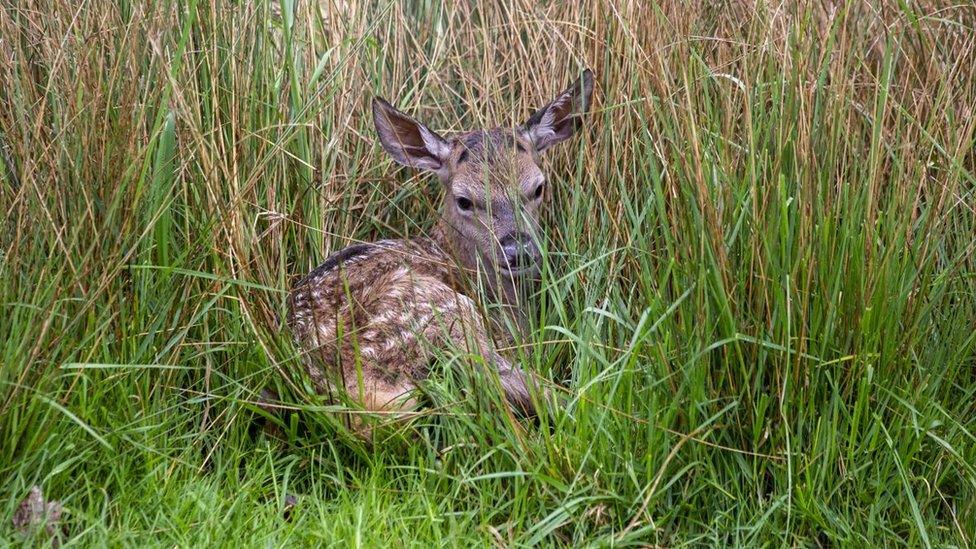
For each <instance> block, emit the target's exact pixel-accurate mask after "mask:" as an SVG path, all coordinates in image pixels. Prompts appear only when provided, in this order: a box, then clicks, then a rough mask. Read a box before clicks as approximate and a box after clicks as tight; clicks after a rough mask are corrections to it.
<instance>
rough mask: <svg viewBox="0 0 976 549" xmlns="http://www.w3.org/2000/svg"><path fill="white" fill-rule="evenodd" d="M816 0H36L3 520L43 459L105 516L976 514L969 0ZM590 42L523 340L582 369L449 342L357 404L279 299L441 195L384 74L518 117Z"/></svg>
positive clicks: (418, 101) (653, 530) (492, 526)
mask: <svg viewBox="0 0 976 549" xmlns="http://www.w3.org/2000/svg"><path fill="white" fill-rule="evenodd" d="M455 4H457V5H455ZM798 4H800V5H801V6H803V7H796V6H793V5H792V4H791V3H764V2H760V3H756V4H753V3H751V2H747V1H731V0H730V1H729V2H663V3H656V4H645V3H643V2H629V1H621V2H603V1H595V0H594V1H583V2H565V3H563V2H542V3H540V2H534V1H530V0H511V1H507V2H460V3H442V2H437V1H423V2H413V3H399V2H390V1H388V0H378V1H376V2H359V1H356V0H349V1H338V0H323V1H322V2H321V3H320V4H316V3H315V2H289V1H284V2H281V3H280V5H279V4H270V3H266V2H264V1H259V0H255V1H253V2H209V1H206V0H190V1H188V2H175V1H162V2H152V3H150V2H129V1H112V2H109V1H104V0H88V1H83V2H78V3H71V2H64V1H63V0H48V1H30V2H27V3H25V4H23V3H6V4H5V5H4V6H3V8H2V10H0V82H2V84H3V85H2V87H0V153H2V155H0V210H2V214H3V220H2V225H0V227H2V229H0V307H2V310H0V318H2V320H0V361H2V369H0V418H2V420H0V478H3V479H5V482H3V483H0V501H3V502H4V503H2V504H0V520H2V522H0V536H2V539H4V540H5V541H6V542H11V541H15V540H19V539H22V537H21V535H20V534H18V533H16V532H15V531H13V530H12V528H11V526H10V521H9V520H8V518H9V517H10V516H11V515H12V513H13V511H14V509H15V507H16V504H17V502H18V501H19V500H20V499H21V498H22V497H23V496H24V495H25V494H26V493H27V491H28V489H29V488H30V486H32V485H34V484H39V485H41V486H42V488H43V489H44V492H45V494H46V495H47V497H49V498H52V499H59V500H61V501H62V502H63V503H64V505H65V508H66V511H65V523H66V529H67V531H68V538H67V539H70V540H73V541H74V542H76V543H78V544H86V545H87V544H96V543H113V544H114V543H133V544H134V543H143V542H149V541H155V542H157V543H159V544H160V545H174V544H178V545H184V544H187V545H189V544H200V545H204V544H211V543H221V544H231V543H241V542H244V543H248V544H275V545H277V544H292V543H318V542H324V541H336V540H345V541H347V542H352V543H355V544H357V545H362V546H370V545H376V544H380V543H383V544H387V543H392V542H396V541H397V540H403V541H416V542H420V543H421V544H427V543H431V542H434V543H441V544H447V545H466V544H470V543H478V544H482V545H486V544H498V545H514V544H519V545H521V544H534V543H537V542H548V543H556V544H584V543H587V544H589V543H592V544H595V545H613V544H630V543H636V542H640V543H651V544H662V545H678V544H684V543H694V544H698V543H710V544H721V545H726V544H742V545H754V544H759V543H764V544H784V545H833V544H845V545H848V544H849V545H867V544H870V545H880V544H885V545H911V546H917V545H955V546H969V545H972V544H973V543H974V534H973V533H974V532H976V504H974V501H976V465H974V464H976V404H974V402H976V274H974V273H976V177H974V172H976V155H974V152H973V151H974V133H976V116H974V110H976V78H974V68H973V67H974V66H976V31H974V25H976V8H973V7H972V6H971V5H970V6H967V5H964V4H965V3H958V4H956V3H940V2H934V1H929V0H919V1H904V2H879V3H875V4H872V3H866V2H851V3H841V2H836V3H832V2H823V3H820V2H811V3H798ZM584 66H589V67H592V68H593V69H594V71H595V73H596V75H597V89H596V93H595V105H594V108H593V111H592V113H591V115H590V118H589V124H588V126H587V129H586V131H585V132H584V135H583V136H582V137H581V138H579V139H578V140H577V141H574V142H573V143H572V144H570V145H568V146H563V148H562V149H560V150H559V151H556V152H554V153H553V154H551V155H550V157H549V158H548V159H547V163H548V169H549V171H550V173H551V174H552V175H553V181H554V182H556V184H554V185H553V187H554V191H555V193H554V196H552V198H551V201H550V202H549V207H548V210H547V213H546V217H547V223H548V226H549V241H548V243H547V249H548V254H547V255H548V258H549V268H547V270H546V272H545V281H544V286H543V290H542V291H541V293H540V295H539V296H537V303H536V304H535V307H536V309H535V311H536V314H535V315H534V321H533V331H532V333H531V334H530V336H529V337H528V342H527V343H528V344H527V345H524V346H522V347H520V348H519V349H518V350H517V354H518V355H519V356H520V360H521V361H522V362H523V364H525V365H526V367H528V368H530V369H532V370H534V371H536V372H538V373H539V374H540V375H541V376H542V377H543V378H545V379H548V380H551V381H552V383H553V384H554V385H559V386H562V387H564V388H565V390H566V394H567V398H568V401H567V405H566V407H565V408H562V409H559V410H556V411H554V412H553V413H552V415H551V417H547V418H544V419H543V421H542V424H541V425H539V426H532V425H519V424H517V423H514V422H513V421H512V420H511V419H510V418H508V417H506V416H505V415H504V414H502V413H500V411H499V409H498V408H497V407H496V406H495V404H494V403H493V402H484V401H483V400H485V399H482V398H480V393H479V391H472V390H471V389H470V387H466V386H465V385H464V384H463V383H462V384H460V386H458V384H457V383H456V382H457V379H455V377H454V376H451V375H439V376H437V377H436V379H435V380H434V381H433V382H432V384H431V387H430V389H429V390H430V392H431V394H432V396H433V398H434V401H435V403H436V407H435V408H433V411H431V412H428V413H426V414H425V415H424V416H423V417H422V418H420V419H419V420H418V421H417V422H415V425H414V426H413V427H412V434H409V435H408V438H407V441H406V442H402V441H401V442H392V441H391V442H390V443H389V444H376V445H374V446H372V447H369V446H364V445H362V444H358V443H357V442H356V441H354V440H351V439H349V437H347V436H345V435H344V434H343V432H342V430H341V429H340V428H338V427H337V426H336V425H335V423H334V422H332V421H331V420H330V418H331V417H332V414H330V411H331V410H332V409H333V408H331V407H330V406H329V405H328V404H327V403H324V402H321V401H319V400H317V399H316V398H315V397H314V395H312V394H311V393H310V391H309V390H308V385H307V380H305V379H304V378H303V377H302V376H301V375H300V364H299V362H300V361H299V359H298V354H297V352H296V350H295V348H294V347H293V346H292V345H291V344H290V338H289V335H288V334H287V333H285V332H284V331H283V330H282V329H281V328H280V327H279V318H283V313H284V307H285V305H284V298H285V291H286V290H287V288H288V287H289V285H290V283H291V282H293V281H294V280H295V279H296V278H297V277H298V276H301V275H302V274H304V273H305V272H307V271H308V270H309V269H310V268H312V267H313V266H314V265H316V264H317V263H318V262H320V261H322V260H323V259H324V258H325V257H326V256H327V255H328V254H330V253H331V252H333V251H335V250H337V249H340V248H342V247H344V246H346V245H348V244H350V243H353V242H357V241H368V240H372V239H377V238H388V237H397V236H401V235H416V234H421V233H422V232H423V231H424V230H425V229H426V228H428V227H429V226H430V223H431V221H432V220H433V219H434V214H435V208H436V207H437V205H438V200H439V196H438V194H439V189H438V186H437V184H436V183H435V182H434V181H432V180H431V179H430V178H427V177H424V176H422V175H421V174H418V173H414V172H410V171H407V170H403V169H396V168H394V166H393V165H392V164H391V163H390V162H389V161H388V160H387V159H386V158H385V157H384V155H383V154H381V151H380V149H379V147H378V146H377V145H376V144H375V140H374V138H373V135H372V129H371V122H370V120H369V116H368V112H369V110H368V99H369V97H371V96H372V95H374V94H380V95H383V96H385V97H388V98H390V99H391V100H392V101H393V102H394V103H395V104H397V105H398V106H401V107H403V108H404V109H405V110H408V111H409V112H411V113H413V114H415V115H416V116H418V117H419V118H421V119H422V120H425V121H427V122H428V123H429V124H430V125H431V126H432V127H435V128H437V129H439V130H443V131H445V132H449V131H451V130H461V129H469V128H472V127H476V126H493V125H514V124H517V123H519V122H521V121H522V119H524V118H525V117H527V116H528V114H529V113H531V111H532V109H533V108H534V107H538V106H540V105H542V104H543V103H544V102H545V101H547V100H548V99H549V98H550V97H551V96H552V94H553V93H555V92H556V91H557V90H559V89H561V87H562V86H563V85H564V84H565V83H566V82H567V81H568V80H569V78H570V77H571V76H573V75H576V74H578V71H579V70H580V69H581V68H582V67H584ZM462 363H463V362H458V361H457V357H447V358H445V364H444V367H443V369H444V370H445V374H449V373H450V372H451V371H452V370H453V371H456V370H458V369H459V368H458V364H462ZM268 386H271V387H274V388H276V389H277V390H279V391H281V392H282V393H283V394H286V395H289V397H288V399H286V400H287V402H288V403H289V406H290V407H291V408H292V411H293V412H294V413H283V414H280V415H278V416H275V417H272V418H270V419H269V420H268V421H271V422H272V423H277V425H278V434H277V435H274V436H272V435H271V434H269V433H265V432H262V431H261V430H260V429H257V428H256V427H255V426H256V425H257V424H258V423H256V421H257V420H258V419H260V418H261V417H262V413H261V412H260V411H259V410H258V409H257V407H256V406H254V403H255V402H256V400H257V394H258V392H259V391H260V390H261V389H262V388H264V387H268ZM472 397H478V398H472ZM286 494H296V495H298V496H299V499H298V504H297V505H296V506H295V507H294V509H291V510H290V512H288V513H285V512H284V509H285V506H286V505H285V495H286Z"/></svg>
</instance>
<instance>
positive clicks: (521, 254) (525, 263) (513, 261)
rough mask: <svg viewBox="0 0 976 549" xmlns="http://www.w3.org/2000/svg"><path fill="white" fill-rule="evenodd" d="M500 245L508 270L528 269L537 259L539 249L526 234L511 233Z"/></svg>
mask: <svg viewBox="0 0 976 549" xmlns="http://www.w3.org/2000/svg"><path fill="white" fill-rule="evenodd" d="M501 245H502V253H503V254H504V255H505V258H504V259H505V262H506V263H507V264H508V267H509V269H523V268H525V267H529V266H531V265H532V264H534V263H535V262H536V260H537V259H538V258H539V248H538V247H536V245H535V242H534V241H533V240H532V237H530V236H529V235H527V234H526V233H512V234H510V235H508V236H506V237H505V238H503V239H502V240H501Z"/></svg>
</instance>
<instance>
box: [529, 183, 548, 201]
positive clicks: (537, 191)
mask: <svg viewBox="0 0 976 549" xmlns="http://www.w3.org/2000/svg"><path fill="white" fill-rule="evenodd" d="M545 190H546V184H545V183H539V185H538V186H536V188H535V190H534V191H532V198H534V199H536V200H538V199H540V198H542V192H543V191H545Z"/></svg>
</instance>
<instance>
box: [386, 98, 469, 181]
mask: <svg viewBox="0 0 976 549" xmlns="http://www.w3.org/2000/svg"><path fill="white" fill-rule="evenodd" d="M373 123H374V124H375V125H376V133H377V135H379V137H380V143H382V144H383V148H384V149H386V152H388V153H390V156H392V157H393V159H394V160H396V161H397V162H399V163H400V164H403V165H404V166H411V167H413V168H419V169H422V170H430V171H433V172H436V171H439V170H440V169H441V168H443V167H444V166H445V165H446V164H447V159H448V158H449V157H450V155H451V146H450V144H448V142H447V141H445V140H444V138H443V137H441V136H439V135H437V134H436V133H435V132H433V131H431V130H430V129H429V128H427V126H424V125H423V124H421V123H420V122H417V121H416V120H414V119H413V118H411V117H409V116H407V115H406V114H404V113H402V112H400V111H398V110H396V109H395V108H394V107H393V105H390V104H389V103H387V102H386V101H385V100H383V99H381V98H379V97H377V98H375V99H373Z"/></svg>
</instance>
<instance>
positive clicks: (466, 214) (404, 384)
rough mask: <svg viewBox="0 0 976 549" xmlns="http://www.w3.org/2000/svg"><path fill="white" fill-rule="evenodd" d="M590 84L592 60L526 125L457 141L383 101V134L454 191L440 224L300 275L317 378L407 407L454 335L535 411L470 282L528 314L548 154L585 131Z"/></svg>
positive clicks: (322, 384) (307, 342)
mask: <svg viewBox="0 0 976 549" xmlns="http://www.w3.org/2000/svg"><path fill="white" fill-rule="evenodd" d="M591 89H592V77H591V76H590V74H589V71H587V72H586V73H584V75H583V78H582V79H581V80H580V81H578V82H577V83H576V84H575V85H574V86H572V87H571V88H569V89H567V90H566V91H564V92H563V93H562V94H561V95H560V96H559V97H557V99H556V100H555V101H553V102H552V103H550V104H549V105H547V106H546V107H543V109H541V110H540V111H539V112H537V113H536V114H534V115H533V116H532V118H530V119H529V122H528V123H527V124H526V125H524V126H522V127H520V128H516V129H514V130H503V129H500V128H495V129H490V130H479V131H475V132H467V133H464V134H461V135H458V136H457V137H455V138H453V139H452V140H450V141H448V140H445V139H444V138H442V137H440V136H439V135H437V134H436V133H434V132H432V131H430V130H429V129H427V128H426V126H423V125H422V124H420V123H419V122H417V121H415V120H413V119H412V118H410V117H408V116H407V115H405V114H403V113H401V112H399V111H397V110H396V109H394V108H393V107H392V106H390V105H389V104H388V103H386V102H385V101H382V100H376V101H374V106H373V112H374V117H375V119H376V126H377V131H378V133H379V135H380V140H381V142H382V143H383V146H384V147H385V148H386V149H387V151H388V152H390V154H391V155H392V156H393V157H394V159H396V160H397V161H399V162H401V163H403V164H407V165H411V166H415V167H419V168H423V169H427V170H430V171H433V172H434V173H436V174H437V175H438V176H439V177H440V179H441V181H442V182H443V183H444V185H445V194H446V197H445V200H444V205H443V207H442V209H441V217H440V220H439V222H438V223H437V225H436V226H435V227H434V229H433V230H432V231H431V234H430V236H426V237H418V238H412V239H404V240H383V241H379V242H376V243H372V244H363V245H357V246H352V247H349V248H346V249H344V250H341V251H339V252H338V253H336V254H333V255H332V256H331V257H330V258H329V259H327V260H326V261H325V262H324V263H323V264H322V265H320V266H319V267H318V268H316V269H315V270H313V271H312V272H310V273H309V274H308V275H307V276H306V277H304V278H303V279H302V280H300V281H299V282H298V283H297V284H296V285H295V287H294V289H293V290H292V292H291V294H290V296H289V315H288V324H289V326H290V327H291V329H292V332H293V334H294V337H295V339H296V341H297V342H298V343H299V345H300V346H301V347H302V348H303V349H304V350H305V351H306V352H307V353H308V357H309V360H308V361H307V364H308V371H309V374H310V375H311V377H312V379H313V380H314V381H315V383H316V384H317V386H318V388H319V390H321V391H333V390H342V391H345V392H346V394H347V395H348V396H349V397H351V398H352V399H353V400H355V401H357V402H359V403H360V404H361V405H362V406H363V407H364V408H365V409H367V410H372V411H382V410H392V411H396V410H404V409H409V408H412V407H414V406H415V405H416V401H415V399H414V398H413V395H412V393H413V391H414V389H416V388H417V384H418V383H419V382H422V381H423V380H424V379H426V378H427V376H428V374H429V372H430V366H431V361H432V360H433V359H434V358H435V355H436V353H437V350H439V349H445V348H449V347H456V348H461V349H467V350H468V351H470V352H472V353H477V354H479V355H481V356H483V357H484V358H485V361H486V363H488V364H490V365H491V366H492V367H493V368H494V369H495V370H496V371H497V373H498V375H499V379H500V381H501V386H502V388H503V389H504V391H505V395H506V397H507V399H508V401H509V403H510V404H511V405H512V407H513V409H514V410H515V411H516V412H518V413H520V414H526V415H528V414H533V413H534V410H533V405H532V401H531V398H530V396H529V389H528V386H527V384H526V377H525V375H524V374H523V373H522V371H521V370H520V369H519V368H517V367H515V366H514V365H512V364H511V362H510V361H509V360H508V359H507V358H505V357H503V356H501V355H500V354H498V353H497V352H496V351H495V350H494V346H493V341H492V337H491V333H492V331H493V330H492V329H491V326H492V325H493V322H486V320H485V318H483V317H482V315H481V314H480V312H479V310H478V307H477V306H476V303H475V301H474V300H473V299H472V297H471V296H472V295H473V294H472V293H471V292H472V290H471V289H470V287H471V285H470V284H469V283H468V282H469V281H470V279H471V278H482V279H483V280H484V281H485V282H486V286H487V289H488V292H489V296H490V297H492V298H494V299H495V300H496V301H497V302H499V303H500V304H501V305H505V306H507V307H505V308H504V309H506V310H508V311H509V314H510V315H511V317H512V318H514V319H515V320H516V321H518V320H520V319H521V318H522V316H523V315H522V314H521V303H520V300H519V288H520V287H524V286H531V285H532V283H533V281H534V280H535V277H536V274H537V272H538V267H537V260H538V247H537V245H536V242H537V240H536V239H537V237H538V232H539V227H538V222H537V212H538V208H539V207H540V205H541V204H542V202H543V200H544V198H545V195H546V194H547V193H545V191H544V188H543V189H542V190H540V187H539V185H542V184H544V181H545V180H544V177H543V174H542V171H541V169H540V168H539V156H538V155H539V152H540V151H541V150H543V149H544V148H546V147H548V146H549V145H551V144H552V143H555V142H558V141H561V140H563V139H566V138H568V137H569V136H570V135H571V134H572V132H573V131H575V129H576V127H577V126H578V120H577V118H578V116H579V114H580V113H582V111H583V110H585V106H586V104H587V103H588V99H589V93H590V90H591ZM567 128H568V130H567ZM461 200H463V201H467V202H459V201H461ZM466 205H470V207H469V208H465V207H464V206H466ZM506 246H507V247H506Z"/></svg>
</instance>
